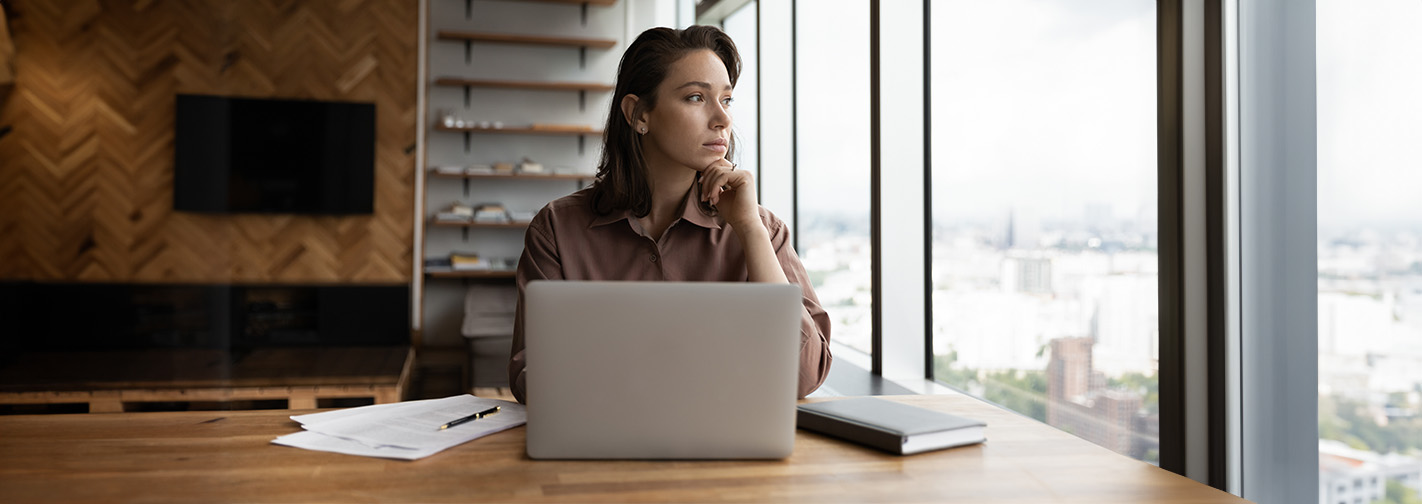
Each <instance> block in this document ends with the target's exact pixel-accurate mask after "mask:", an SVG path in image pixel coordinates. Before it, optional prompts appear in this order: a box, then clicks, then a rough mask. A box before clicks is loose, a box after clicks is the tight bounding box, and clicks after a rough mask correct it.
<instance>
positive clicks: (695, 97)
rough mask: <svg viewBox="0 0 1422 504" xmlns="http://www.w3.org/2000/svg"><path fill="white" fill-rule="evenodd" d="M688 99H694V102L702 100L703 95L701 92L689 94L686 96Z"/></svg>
mask: <svg viewBox="0 0 1422 504" xmlns="http://www.w3.org/2000/svg"><path fill="white" fill-rule="evenodd" d="M686 100H687V101H694V102H699V101H702V99H701V95H699V94H694V95H691V96H688V97H686Z"/></svg>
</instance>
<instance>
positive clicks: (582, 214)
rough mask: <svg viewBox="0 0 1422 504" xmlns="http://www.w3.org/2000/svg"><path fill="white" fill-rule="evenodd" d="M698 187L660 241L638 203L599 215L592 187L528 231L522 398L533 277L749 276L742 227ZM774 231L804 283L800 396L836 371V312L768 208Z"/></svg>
mask: <svg viewBox="0 0 1422 504" xmlns="http://www.w3.org/2000/svg"><path fill="white" fill-rule="evenodd" d="M694 194H695V191H687V196H686V200H685V201H684V202H683V203H682V205H683V207H684V208H683V210H682V213H681V218H679V219H677V220H676V221H674V222H672V224H671V226H670V227H668V228H667V230H666V231H665V232H663V233H662V237H661V239H660V240H652V238H651V237H650V236H648V235H647V233H646V232H645V231H644V230H643V229H642V226H641V225H640V224H639V223H638V222H637V218H636V217H635V216H633V215H632V212H631V211H630V210H623V211H615V212H612V213H610V214H608V215H598V214H597V213H596V212H594V211H593V208H592V188H587V189H583V190H581V191H578V192H575V193H573V194H571V195H568V196H564V197H562V198H559V199H557V200H554V201H553V202H552V203H549V204H548V205H547V206H545V207H543V209H542V210H540V211H539V212H538V214H537V215H536V216H534V218H533V222H532V223H530V224H529V226H528V232H527V234H525V235H524V246H523V256H522V257H520V258H519V261H518V273H517V276H516V281H517V282H518V308H517V314H516V318H515V319H514V334H513V349H512V350H513V354H512V357H511V358H510V360H509V383H510V384H511V388H512V389H513V393H514V397H517V398H518V400H519V401H520V402H525V397H524V368H525V367H526V366H527V364H528V363H527V362H526V357H525V356H524V342H523V341H524V340H523V289H524V286H526V285H528V282H530V281H533V280H631V281H659V280H664V281H681V282H745V281H747V276H748V273H747V272H746V261H745V252H744V250H742V248H741V241H740V238H739V237H737V236H736V233H735V230H733V229H732V228H731V226H729V225H727V224H726V223H725V221H724V220H723V219H721V218H720V217H719V216H712V215H707V214H706V213H704V212H703V211H702V210H701V207H700V205H698V204H697V200H695V199H692V198H693V195H694ZM760 219H761V221H762V222H764V223H765V228H766V229H767V230H769V231H770V243H771V245H772V246H773V247H774V248H775V257H776V258H777V259H779V260H780V267H781V268H782V269H784V270H785V278H786V279H788V280H789V281H790V283H792V284H796V285H799V286H800V291H801V292H802V293H803V294H802V296H801V299H802V301H803V305H804V307H803V308H802V309H801V311H800V385H799V396H800V397H804V396H805V395H807V394H809V393H810V392H813V391H814V390H815V389H816V388H819V386H820V384H821V383H824V381H825V376H827V375H828V374H829V369H830V363H831V361H832V360H833V357H832V356H831V355H830V349H829V339H830V322H829V314H827V313H825V310H824V308H823V307H821V306H820V300H819V298H818V297H816V296H815V290H814V287H812V286H811V285H810V278H809V276H808V275H806V274H805V267H804V265H802V264H800V258H799V256H797V255H795V250H794V249H793V248H792V247H791V246H790V232H789V230H787V229H786V226H785V223H784V222H782V221H781V220H780V219H779V218H777V217H775V215H774V214H772V213H770V211H769V210H766V209H765V207H761V208H760Z"/></svg>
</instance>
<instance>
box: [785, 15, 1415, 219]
mask: <svg viewBox="0 0 1422 504" xmlns="http://www.w3.org/2000/svg"><path fill="white" fill-rule="evenodd" d="M1317 1H1318V47H1317V51H1318V66H1317V68H1318V99H1319V105H1318V138H1319V140H1318V162H1319V166H1318V180H1319V194H1318V198H1319V224H1320V225H1321V226H1326V227H1327V226H1332V227H1339V226H1341V227H1345V228H1348V227H1357V226H1363V225H1369V224H1401V225H1407V226H1415V227H1422V196H1419V195H1422V156H1419V154H1422V152H1419V150H1422V93H1417V92H1416V90H1418V89H1422V63H1419V62H1422V30H1417V29H1416V27H1417V26H1422V2H1419V1H1417V0H1317ZM932 15H933V19H932V23H933V30H932V51H933V61H932V83H933V104H932V107H933V108H932V112H933V117H934V120H933V142H934V150H933V165H934V166H933V178H934V191H933V208H934V213H935V216H936V218H937V219H940V220H983V219H994V220H998V219H1001V217H1002V216H1003V215H1004V214H1005V213H1006V212H1007V211H1008V210H1009V209H1012V210H1014V211H1016V212H1018V213H1024V212H1025V213H1028V214H1037V215H1043V216H1047V215H1062V216H1066V217H1079V216H1081V215H1083V214H1084V212H1085V209H1086V208H1087V206H1088V205H1092V206H1098V207H1099V206H1101V205H1105V206H1107V207H1109V208H1110V209H1111V210H1112V212H1113V214H1114V215H1115V216H1116V217H1117V218H1122V219H1139V218H1153V216H1154V211H1153V209H1154V207H1155V205H1156V196H1155V191H1156V190H1155V187H1156V178H1155V164H1156V162H1155V155H1156V150H1155V149H1156V139H1155V120H1156V119H1155V110H1156V104H1155V92H1156V88H1155V2H1154V0H1091V1H1081V0H994V1H991V2H984V1H976V0H940V1H935V2H934V3H933V10H932ZM798 16H799V29H798V33H797V37H798V40H797V42H798V45H799V48H800V54H799V58H798V62H797V64H798V69H797V71H798V75H799V81H800V84H799V89H798V93H799V103H798V116H799V117H798V119H799V124H800V131H799V135H800V152H799V161H800V176H801V181H800V191H801V198H800V201H801V205H802V211H823V212H844V213H851V214H862V215H863V216H864V218H866V219H867V216H868V201H869V200H868V183H869V176H868V173H869V142H868V136H869V125H868V122H869V108H868V90H869V82H868V76H867V73H868V58H869V55H868V21H867V2H866V1H864V0H819V1H816V2H813V3H811V2H802V3H800V8H799V11H798ZM885 128H886V131H889V132H891V131H892V130H891V129H892V125H891V124H886V125H885ZM827 139H828V140H830V141H826V140H827ZM856 139H862V140H856ZM885 169H894V167H885Z"/></svg>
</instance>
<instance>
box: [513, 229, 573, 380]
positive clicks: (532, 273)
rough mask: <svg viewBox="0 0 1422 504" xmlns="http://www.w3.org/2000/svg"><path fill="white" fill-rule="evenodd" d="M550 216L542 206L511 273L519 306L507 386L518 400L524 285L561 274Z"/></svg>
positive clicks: (521, 373)
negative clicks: (515, 269) (514, 271)
mask: <svg viewBox="0 0 1422 504" xmlns="http://www.w3.org/2000/svg"><path fill="white" fill-rule="evenodd" d="M550 216H551V212H550V210H549V208H548V207H544V208H543V210H541V211H539V212H538V215H536V216H534V217H533V221H532V222H530V223H529V225H528V232H527V233H525V234H524V238H523V254H522V255H521V256H519V259H518V271H517V273H515V275H514V279H515V282H517V284H518V306H517V308H516V309H515V313H514V332H513V347H512V348H511V349H510V354H509V388H510V389H511V390H512V391H513V395H514V398H516V399H518V402H521V403H526V402H527V398H526V397H525V396H524V394H525V390H526V388H525V387H526V384H525V382H524V377H525V375H526V373H525V370H526V368H527V367H528V357H527V356H526V355H524V340H523V289H524V287H526V286H527V285H528V282H531V281H534V280H552V279H562V278H563V266H562V261H561V259H560V257H559V255H558V244H557V242H556V241H555V240H554V239H553V236H554V234H553V229H552V227H553V226H552V219H551V217H550Z"/></svg>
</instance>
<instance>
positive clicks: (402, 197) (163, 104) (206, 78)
mask: <svg viewBox="0 0 1422 504" xmlns="http://www.w3.org/2000/svg"><path fill="white" fill-rule="evenodd" d="M5 8H6V13H7V14H8V16H9V18H10V27H11V35H12V37H13V41H14V47H15V54H14V69H15V75H16V78H15V85H14V89H13V92H12V93H11V94H10V97H9V99H8V100H7V101H6V102H5V103H3V104H0V127H3V126H12V127H13V130H12V131H11V133H10V134H9V135H6V136H5V137H3V138H0V278H6V279H35V280H79V281H96V282H203V283H209V282H211V283H224V282H276V283H296V282H303V283H304V282H320V283H325V282H337V283H341V282H408V281H410V275H411V273H410V271H411V266H412V261H413V258H412V254H413V238H412V235H413V227H414V225H413V219H412V215H413V212H414V206H413V200H414V174H415V172H414V169H415V167H414V151H413V146H414V145H415V113H416V103H415V101H416V96H415V94H416V85H417V78H416V72H417V68H416V63H417V61H416V59H417V43H418V38H419V33H418V24H417V23H418V4H417V1H416V0H319V1H318V0H312V1H294V0H287V1H281V0H241V1H232V0H161V1H152V0H150V1H143V0H113V1H99V0H7V1H6V2H5ZM178 93H201V94H217V95H234V96H251V97H284V98H307V99H326V100H346V101H367V102H374V103H375V104H376V121H377V123H376V142H377V145H376V159H375V164H376V168H375V169H376V180H375V189H376V194H375V213H374V214H373V215H368V216H353V217H330V216H270V215H205V214H193V213H185V212H174V211H173V210H172V201H173V196H172V191H173V188H172V182H173V123H174V100H175V95H176V94H178Z"/></svg>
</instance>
